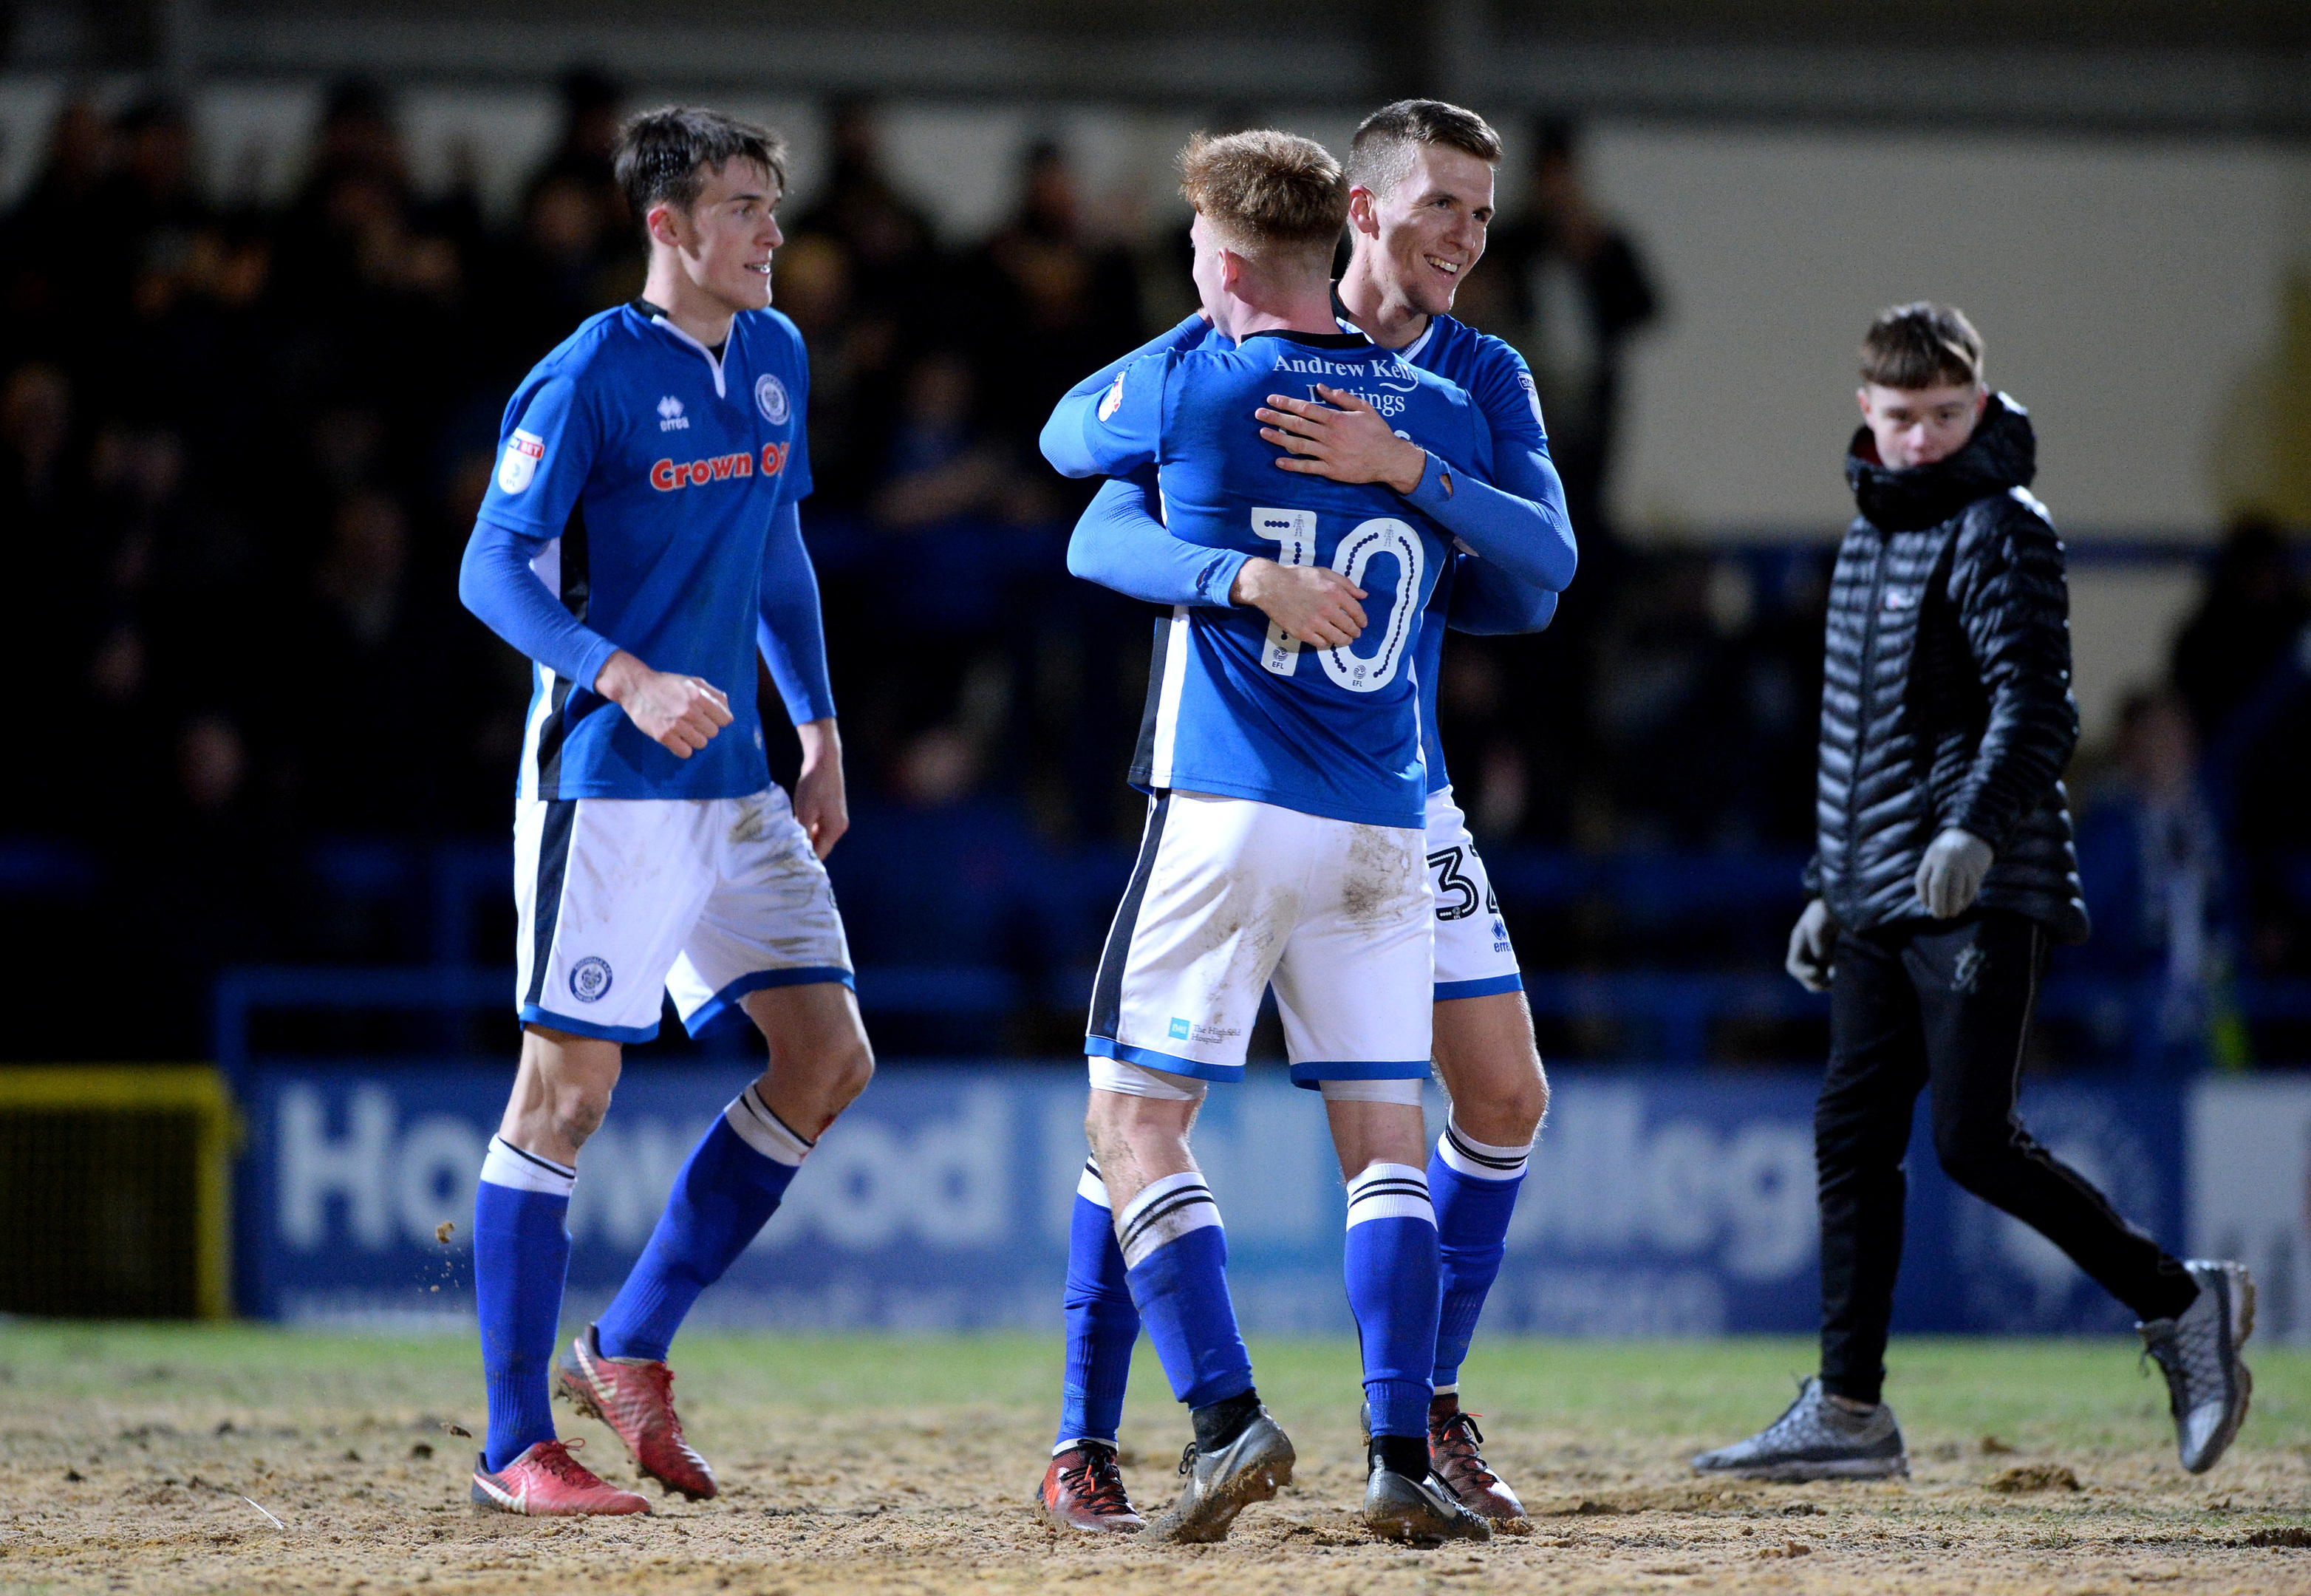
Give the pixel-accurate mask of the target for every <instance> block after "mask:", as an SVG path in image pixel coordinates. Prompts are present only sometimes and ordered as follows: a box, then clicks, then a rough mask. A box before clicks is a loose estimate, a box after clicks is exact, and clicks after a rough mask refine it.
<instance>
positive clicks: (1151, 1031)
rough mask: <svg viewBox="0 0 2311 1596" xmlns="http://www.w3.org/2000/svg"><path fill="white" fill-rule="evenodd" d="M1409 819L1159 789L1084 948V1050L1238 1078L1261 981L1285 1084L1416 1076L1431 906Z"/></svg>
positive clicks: (1174, 1070)
mask: <svg viewBox="0 0 2311 1596" xmlns="http://www.w3.org/2000/svg"><path fill="white" fill-rule="evenodd" d="M1421 835H1422V833H1419V832H1417V831H1413V830H1411V829H1409V828H1408V827H1396V826H1385V825H1358V824H1352V823H1350V822H1347V821H1344V820H1326V819H1323V818H1321V817H1320V816H1318V815H1303V814H1301V813H1299V812H1298V811H1297V810H1294V809H1284V808H1278V807H1277V806H1275V805H1273V804H1262V803H1256V802H1253V801H1252V800H1251V799H1249V798H1214V797H1210V796H1208V795H1206V794H1203V793H1193V792H1169V793H1162V794H1159V795H1158V796H1157V797H1156V799H1155V801H1154V802H1153V803H1151V804H1150V805H1149V806H1148V810H1147V833H1146V834H1145V835H1144V836H1143V837H1142V838H1141V840H1140V844H1139V858H1138V862H1137V863H1136V864H1135V865H1134V866H1133V868H1132V872H1131V885H1129V887H1128V888H1127V889H1126V890H1125V892H1124V894H1123V903H1122V904H1121V907H1119V908H1118V909H1117V910H1116V912H1115V924H1114V926H1113V928H1112V929H1110V930H1109V932H1108V934H1107V947H1106V950H1105V952H1104V953H1103V954H1102V955H1101V957H1100V962H1099V977H1098V980H1097V981H1096V982H1095V983H1094V986H1093V989H1092V1002H1091V1024H1090V1025H1089V1026H1088V1027H1087V1029H1088V1032H1089V1034H1088V1035H1087V1036H1086V1039H1085V1042H1084V1051H1086V1053H1088V1054H1090V1055H1091V1056H1093V1057H1094V1058H1107V1059H1117V1060H1123V1061H1124V1062H1127V1063H1131V1064H1138V1065H1142V1066H1145V1067H1146V1068H1149V1069H1156V1070H1161V1071H1164V1072H1165V1073H1166V1074H1171V1075H1185V1076H1193V1077H1198V1078H1199V1079H1202V1080H1213V1081H1233V1080H1241V1079H1243V1055H1244V1044H1245V1042H1246V1041H1247V1040H1248V1039H1249V1037H1250V1034H1251V1026H1252V1022H1253V1021H1254V1020H1255V1019H1256V1018H1258V1016H1259V1014H1260V994H1261V991H1262V990H1263V989H1265V988H1266V987H1267V986H1269V983H1271V982H1273V983H1274V985H1275V988H1276V1006H1277V1008H1278V1010H1279V1012H1280V1013H1281V1015H1282V1016H1283V1020H1284V1044H1285V1051H1286V1054H1287V1056H1288V1057H1289V1058H1290V1060H1291V1063H1292V1078H1293V1080H1294V1081H1295V1082H1296V1083H1297V1084H1299V1085H1301V1086H1310V1087H1313V1086H1317V1085H1318V1084H1319V1083H1320V1082H1322V1081H1326V1080H1404V1079H1412V1080H1417V1079H1421V1078H1424V1077H1426V1075H1427V1074H1428V1044H1429V1009H1430V1007H1431V1004H1432V1002H1433V999H1432V998H1431V996H1430V991H1429V988H1430V983H1431V980H1432V976H1431V959H1432V954H1431V946H1430V944H1431V941H1432V934H1431V929H1430V928H1431V926H1432V924H1433V923H1434V920H1433V912H1432V908H1431V904H1430V899H1429V891H1428V882H1427V878H1426V874H1425V868H1424V859H1423V858H1422V852H1421Z"/></svg>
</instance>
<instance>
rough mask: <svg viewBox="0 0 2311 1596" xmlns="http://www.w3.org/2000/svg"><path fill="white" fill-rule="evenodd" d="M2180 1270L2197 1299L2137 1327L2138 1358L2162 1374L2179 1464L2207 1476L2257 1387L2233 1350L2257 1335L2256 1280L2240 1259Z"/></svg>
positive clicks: (2191, 1265) (2195, 1261)
mask: <svg viewBox="0 0 2311 1596" xmlns="http://www.w3.org/2000/svg"><path fill="white" fill-rule="evenodd" d="M2183 1267H2184V1268H2185V1269H2189V1270H2190V1271H2191V1278H2193V1280H2196V1281H2197V1282H2198V1283H2199V1295H2198V1297H2197V1299H2196V1300H2195V1301H2193V1303H2192V1304H2191V1305H2190V1306H2189V1307H2187V1308H2185V1309H2184V1310H2183V1313H2182V1317H2180V1318H2179V1319H2153V1320H2151V1321H2150V1322H2149V1323H2147V1324H2137V1325H2136V1326H2135V1327H2134V1328H2135V1330H2137V1331H2138V1332H2140V1333H2141V1337H2142V1355H2143V1356H2145V1357H2148V1358H2150V1359H2151V1360H2153V1361H2154V1362H2156V1363H2157V1364H2158V1367H2159V1370H2160V1372H2161V1373H2163V1374H2165V1375H2166V1376H2167V1407H2168V1408H2171V1409H2172V1410H2173V1412H2174V1415H2175V1445H2176V1451H2178V1452H2181V1453H2182V1457H2183V1467H2184V1468H2185V1469H2187V1470H2190V1471H2191V1472H2192V1473H2193V1474H2204V1473H2205V1472H2206V1471H2207V1470H2210V1469H2211V1468H2213V1467H2214V1466H2215V1464H2216V1462H2217V1461H2219V1459H2220V1458H2221V1457H2222V1455H2223V1452H2225V1451H2226V1450H2227V1449H2228V1447H2229V1446H2230V1443H2231V1438H2232V1437H2233V1436H2235V1435H2237V1434H2238V1431H2239V1423H2240V1421H2241V1420H2243V1419H2245V1418H2246V1403H2247V1398H2248V1396H2249V1395H2251V1394H2252V1393H2253V1392H2254V1376H2253V1375H2252V1374H2248V1373H2247V1368H2246V1365H2245V1364H2243V1363H2241V1362H2240V1361H2239V1355H2238V1349H2239V1347H2240V1346H2241V1344H2242V1343H2244V1342H2245V1341H2246V1339H2247V1337H2249V1336H2250V1335H2253V1334H2254V1278H2253V1277H2252V1276H2250V1275H2249V1274H2248V1273H2247V1272H2246V1267H2245V1266H2244V1265H2241V1264H2236V1263H2226V1262H2222V1261H2219V1260H2207V1259H2193V1260H2190V1261H2189V1262H2187V1263H2185V1265H2184V1266H2183Z"/></svg>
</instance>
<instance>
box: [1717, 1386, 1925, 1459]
mask: <svg viewBox="0 0 2311 1596" xmlns="http://www.w3.org/2000/svg"><path fill="white" fill-rule="evenodd" d="M1693 1466H1694V1468H1695V1469H1696V1470H1698V1471H1700V1472H1701V1473H1704V1474H1731V1475H1735V1476H1738V1477H1740V1478H1743V1479H1779V1480H1798V1479H1885V1478H1889V1477H1891V1476H1894V1475H1906V1474H1907V1473H1909V1471H1910V1454H1909V1453H1908V1452H1906V1451H1905V1450H1904V1449H1903V1446H1902V1427H1901V1426H1899V1425H1897V1424H1896V1423H1895V1422H1894V1410H1893V1408H1889V1407H1888V1406H1887V1405H1886V1404H1885V1403H1883V1402H1880V1403H1879V1404H1878V1406H1877V1408H1876V1409H1875V1410H1873V1411H1872V1412H1870V1413H1867V1414H1859V1413H1852V1412H1848V1411H1847V1410H1846V1409H1844V1408H1842V1407H1840V1406H1839V1405H1838V1404H1837V1403H1836V1402H1833V1401H1831V1400H1829V1393H1828V1392H1827V1391H1823V1390H1822V1389H1821V1382H1820V1381H1819V1380H1818V1379H1810V1380H1808V1381H1807V1382H1805V1383H1804V1384H1803V1385H1801V1386H1800V1387H1799V1388H1798V1400H1796V1401H1794V1402H1792V1403H1791V1404H1790V1408H1789V1411H1788V1412H1786V1413H1784V1414H1783V1415H1782V1416H1781V1417H1779V1418H1777V1419H1775V1421H1774V1422H1773V1423H1772V1424H1770V1425H1767V1426H1766V1427H1765V1428H1764V1429H1762V1430H1760V1431H1758V1432H1757V1434H1756V1435H1752V1436H1750V1437H1749V1439H1748V1440H1746V1441H1736V1442H1735V1443H1733V1444H1732V1445H1731V1446H1721V1447H1719V1448H1718V1449H1717V1450H1716V1451H1715V1452H1703V1453H1702V1454H1701V1455H1700V1456H1698V1457H1696V1458H1695V1459H1694V1460H1693Z"/></svg>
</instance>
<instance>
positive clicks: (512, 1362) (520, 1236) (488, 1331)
mask: <svg viewBox="0 0 2311 1596" xmlns="http://www.w3.org/2000/svg"><path fill="white" fill-rule="evenodd" d="M577 1179H578V1172H577V1171H576V1170H574V1169H571V1168H570V1167H569V1166H568V1165H566V1164H555V1163H553V1162H551V1161H549V1160H547V1159H544V1158H540V1157H538V1156H536V1155H535V1154H532V1153H525V1152H523V1151H522V1150H521V1149H520V1148H519V1147H513V1146H511V1145H510V1144H509V1143H507V1142H506V1141H505V1140H504V1139H503V1138H499V1137H493V1138H490V1151H489V1156H487V1157H486V1158H484V1159H483V1160H482V1184H481V1189H480V1190H479V1191H477V1192H476V1193H475V1198H474V1306H475V1311H476V1312H477V1313H478V1314H479V1315H480V1318H481V1321H482V1377H483V1382H484V1386H485V1387H486V1389H487V1391H488V1392H489V1406H490V1433H489V1442H488V1444H487V1446H486V1447H485V1448H484V1458H485V1460H486V1461H487V1463H488V1465H489V1467H490V1468H491V1469H493V1470H496V1469H502V1468H504V1467H505V1466H506V1465H507V1464H508V1463H510V1462H512V1461H514V1459H516V1458H518V1457H519V1456H520V1455H521V1454H522V1453H523V1452H528V1450H529V1449H530V1448H531V1447H532V1446H534V1445H536V1443H538V1442H540V1441H551V1440H553V1439H554V1403H553V1398H552V1393H551V1391H549V1390H548V1388H547V1385H546V1381H547V1379H548V1376H549V1373H550V1371H551V1369H552V1367H553V1363H554V1332H555V1330H557V1329H558V1328H559V1327H560V1325H561V1322H562V1278H563V1277H564V1276H565V1275H567V1274H568V1273H569V1272H570V1226H569V1224H568V1220H569V1217H570V1189H571V1186H572V1185H573V1184H575V1183H576V1182H577Z"/></svg>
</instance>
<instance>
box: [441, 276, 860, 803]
mask: <svg viewBox="0 0 2311 1596" xmlns="http://www.w3.org/2000/svg"><path fill="white" fill-rule="evenodd" d="M808 393H809V365H808V362H807V358H806V355H805V353H804V350H803V344H802V336H801V335H800V333H799V332H798V331H797V330H796V328H795V326H794V324H793V323H792V322H791V321H789V320H788V319H787V318H785V317H784V316H781V314H779V313H778V312H777V311H775V310H750V311H747V312H746V313H744V314H742V315H740V316H737V317H736V318H733V320H732V322H731V324H730V333H729V336H728V339H727V340H726V341H725V343H724V344H722V346H721V347H719V348H715V349H710V348H708V347H707V346H706V345H705V344H701V343H700V342H699V341H698V340H697V339H695V338H693V337H692V336H690V335H688V334H687V333H685V332H684V331H683V330H682V329H681V328H680V327H676V326H675V325H674V323H673V322H672V321H671V320H669V319H668V318H667V317H666V315H665V314H664V313H663V312H662V311H660V310H658V309H657V308H656V307H654V306H650V305H647V304H644V303H642V302H641V301H636V302H634V303H632V304H629V305H623V306H620V307H619V308H618V309H616V310H608V311H605V312H603V313H602V314H601V315H599V316H596V317H593V318H589V320H588V321H586V322H585V323H584V325H582V326H581V327H580V328H579V329H578V331H577V332H576V333H575V334H573V335H572V336H571V337H570V338H569V339H568V340H567V341H565V342H564V343H563V344H562V345H561V347H559V348H558V349H556V350H554V353H551V354H549V355H548V356H546V358H545V360H543V361H541V362H538V364H537V366H536V368H535V369H534V370H533V371H531V372H530V374H529V375H528V377H527V378H526V379H523V381H522V384H521V386H520V387H519V388H517V389H516V390H515V393H514V396H513V398H512V400H511V402H510V403H509V404H508V406H507V407H506V413H505V417H504V420H503V422H502V423H501V432H500V444H501V449H502V450H503V453H502V455H501V458H500V461H499V465H498V469H497V472H496V474H495V475H494V476H493V479H492V481H491V484H490V487H489V491H488V493H485V494H484V497H483V501H482V505H481V509H480V512H479V514H478V516H477V518H476V525H475V529H474V536H473V537H472V539H471V541H470V542H469V543H468V545H467V553H466V559H465V563H464V566H463V569H462V570H461V571H460V573H459V580H458V592H459V595H460V597H463V598H464V600H465V602H466V604H467V606H468V607H469V608H470V609H472V610H473V612H474V613H475V615H478V616H479V617H481V619H482V620H483V621H484V622H485V623H486V624H489V625H490V626H491V627H492V628H493V630H495V631H496V632H498V634H499V635H500V636H501V637H503V638H504V639H505V640H506V641H508V642H510V643H511V644H512V645H513V646H514V647H515V648H517V649H519V650H521V651H522V652H523V653H525V654H527V655H528V656H529V657H530V658H531V659H533V660H534V661H536V666H537V685H536V691H535V693H534V694H533V696H532V699H531V702H530V710H529V713H528V716H527V717H526V718H525V723H524V732H523V740H522V754H521V765H520V772H519V785H518V788H517V790H518V791H519V793H520V794H521V795H522V796H523V797H525V798H543V799H556V798H738V797H743V796H745V795H746V794H747V793H750V792H755V791H759V790H761V789H762V788H763V787H764V786H765V785H767V784H768V783H769V781H770V770H769V766H768V764H767V762H766V760H765V757H764V753H763V737H762V734H761V729H760V727H759V725H758V723H757V721H756V718H755V701H754V683H755V677H756V673H757V667H756V665H755V658H756V656H757V654H758V653H759V654H760V655H761V656H762V657H763V658H765V659H767V660H768V662H769V664H770V666H771V668H772V674H773V676H774V678H775V679H776V680H777V682H778V685H779V690H780V692H781V694H782V695H783V696H784V697H785V698H786V700H787V707H788V711H789V714H790V715H791V716H792V717H793V718H794V719H795V720H798V721H799V720H820V719H824V718H825V717H827V716H830V715H832V714H833V712H834V704H833V694H832V693H831V692H829V690H828V688H827V685H826V667H825V645H824V641H823V640H822V638H821V635H820V631H819V614H818V593H817V583H816V581H815V578H814V576H813V573H812V571H811V568H810V560H809V556H808V554H807V553H806V552H805V551H804V548H803V545H802V535H801V526H800V522H799V520H798V518H797V514H796V510H795V506H796V503H797V502H798V501H799V500H801V499H802V498H803V497H805V496H806V495H807V493H809V492H810V456H809V443H808V436H807V432H806V431H805V422H804V417H805V406H806V405H807V401H808ZM618 649H624V650H628V651H629V652H631V653H632V654H633V655H634V656H635V657H636V658H639V659H641V661H642V662H643V663H644V664H646V665H648V666H650V667H652V668H653V669H656V670H662V671H668V672H673V673H676V674H679V675H685V676H698V677H701V678H702V679H703V680H705V681H707V682H709V683H711V684H712V685H714V686H716V687H717V688H719V689H720V690H721V691H722V692H723V693H726V694H727V695H728V698H729V701H730V711H731V715H732V717H733V722H734V724H733V727H732V728H731V729H730V730H729V731H728V732H727V733H725V734H722V735H719V736H717V737H714V738H713V739H711V741H710V742H709V743H708V744H707V746H705V747H704V748H703V749H701V750H699V751H698V752H696V753H695V754H693V755H692V757H690V758H688V759H684V758H682V757H680V756H679V755H677V754H674V753H673V752H672V751H670V750H668V749H667V748H665V747H663V746H660V745H659V744H658V742H657V741H656V740H654V739H653V738H651V737H648V736H646V735H644V734H643V732H642V731H641V728H639V727H637V726H635V725H634V724H633V723H632V721H630V720H628V719H627V718H626V717H625V716H624V714H622V713H620V712H619V711H617V709H616V706H615V705H613V704H611V703H610V702H608V701H607V700H606V698H604V697H603V696H602V695H601V694H600V693H597V692H596V691H595V690H594V684H595V682H596V681H597V678H598V677H599V676H600V674H601V669H602V667H603V665H604V664H605V663H606V662H607V660H608V659H609V658H610V656H611V654H612V653H613V652H615V650H618Z"/></svg>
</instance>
